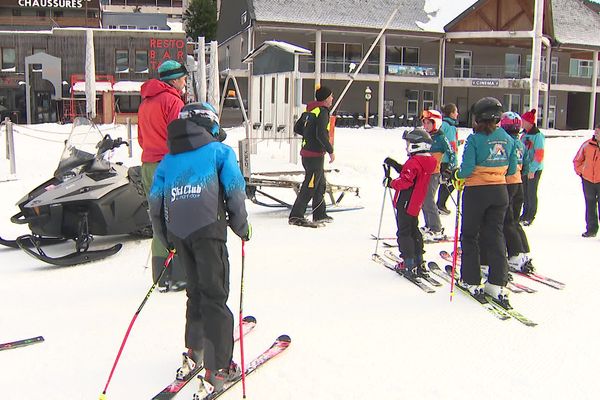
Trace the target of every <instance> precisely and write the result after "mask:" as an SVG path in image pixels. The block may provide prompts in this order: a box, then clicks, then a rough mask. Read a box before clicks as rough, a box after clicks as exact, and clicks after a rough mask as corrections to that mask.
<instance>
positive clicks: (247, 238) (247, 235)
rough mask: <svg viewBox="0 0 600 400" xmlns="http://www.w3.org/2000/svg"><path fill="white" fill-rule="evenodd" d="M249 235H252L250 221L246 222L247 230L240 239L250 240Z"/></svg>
mask: <svg viewBox="0 0 600 400" xmlns="http://www.w3.org/2000/svg"><path fill="white" fill-rule="evenodd" d="M251 237H252V225H250V223H249V222H248V232H246V234H245V235H244V236H242V240H243V241H244V242H247V241H249V240H250V238H251Z"/></svg>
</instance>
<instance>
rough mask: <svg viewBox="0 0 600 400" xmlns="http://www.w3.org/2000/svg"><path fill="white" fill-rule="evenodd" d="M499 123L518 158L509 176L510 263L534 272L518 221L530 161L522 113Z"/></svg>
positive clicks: (509, 114) (507, 233) (507, 226)
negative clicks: (526, 154) (521, 136)
mask: <svg viewBox="0 0 600 400" xmlns="http://www.w3.org/2000/svg"><path fill="white" fill-rule="evenodd" d="M500 126H501V127H502V129H504V130H505V131H506V132H507V133H508V134H509V135H510V136H511V137H512V138H513V140H514V144H515V153H516V157H517V171H516V172H515V173H514V174H512V175H507V176H506V188H507V190H508V209H507V210H506V216H505V217H504V238H505V239H506V248H507V250H508V265H509V266H510V267H511V268H513V269H516V270H519V271H523V272H532V271H533V266H532V264H531V258H530V257H529V242H528V240H527V235H526V234H525V230H524V229H523V227H522V226H521V224H519V216H520V215H521V208H522V207H523V183H522V180H521V174H527V171H528V162H527V160H524V159H523V154H524V149H525V148H524V145H523V142H521V141H520V140H519V132H521V126H522V121H521V117H520V116H519V114H517V113H515V112H512V111H509V112H505V113H504V114H502V117H501V118H500Z"/></svg>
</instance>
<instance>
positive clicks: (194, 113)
mask: <svg viewBox="0 0 600 400" xmlns="http://www.w3.org/2000/svg"><path fill="white" fill-rule="evenodd" d="M179 119H188V120H190V121H192V122H194V123H196V124H198V125H200V126H203V127H205V128H206V129H207V130H208V131H209V132H210V133H211V134H212V135H213V136H214V137H216V138H218V139H219V140H220V141H223V140H224V139H225V137H226V136H227V135H226V133H225V131H223V130H222V129H221V127H220V126H219V115H218V113H217V110H215V108H214V107H213V106H212V105H211V104H210V103H206V102H204V103H201V102H198V103H189V104H186V105H185V106H183V108H182V109H181V111H179Z"/></svg>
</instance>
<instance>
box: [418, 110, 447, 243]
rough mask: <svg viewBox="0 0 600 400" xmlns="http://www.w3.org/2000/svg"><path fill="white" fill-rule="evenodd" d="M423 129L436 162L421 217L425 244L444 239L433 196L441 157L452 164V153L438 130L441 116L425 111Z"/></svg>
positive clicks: (436, 187) (436, 112)
mask: <svg viewBox="0 0 600 400" xmlns="http://www.w3.org/2000/svg"><path fill="white" fill-rule="evenodd" d="M421 121H422V122H423V129H424V130H425V131H426V132H427V133H429V135H430V136H431V139H432V144H431V150H430V152H431V155H432V156H433V157H434V158H435V160H436V166H435V169H434V171H433V174H432V175H431V179H430V181H429V186H428V187H427V195H426V196H425V202H424V203H423V217H424V219H425V227H424V228H422V230H423V239H424V240H425V241H426V242H433V241H436V240H441V239H444V238H445V235H444V229H443V228H442V221H441V220H440V214H439V212H438V208H437V205H436V203H435V195H436V194H437V191H438V187H439V186H440V176H441V174H440V166H441V161H442V158H443V157H447V158H448V160H449V163H453V162H454V152H453V151H452V149H451V148H450V144H449V143H448V139H446V136H445V135H444V133H443V132H441V131H440V130H439V129H440V127H441V126H442V114H440V112H439V111H436V110H425V111H423V115H422V116H421Z"/></svg>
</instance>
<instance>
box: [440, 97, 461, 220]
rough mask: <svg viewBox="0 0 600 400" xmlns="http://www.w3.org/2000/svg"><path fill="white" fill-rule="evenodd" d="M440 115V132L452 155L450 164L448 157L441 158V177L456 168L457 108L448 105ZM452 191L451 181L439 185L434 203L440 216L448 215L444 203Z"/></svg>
mask: <svg viewBox="0 0 600 400" xmlns="http://www.w3.org/2000/svg"><path fill="white" fill-rule="evenodd" d="M442 115H443V116H444V118H443V119H442V126H441V127H440V131H441V132H442V133H443V134H444V136H446V139H448V143H449V144H450V148H451V149H452V152H453V153H454V161H453V162H451V161H452V160H450V157H449V156H448V155H447V154H446V153H444V155H443V156H442V160H441V164H440V173H442V176H443V173H444V171H452V170H454V169H456V167H457V160H458V145H459V141H458V131H457V130H456V127H457V126H458V119H457V118H458V108H457V107H456V104H454V103H448V104H446V105H445V106H444V107H442ZM453 190H454V186H452V180H445V182H442V183H441V184H440V189H439V190H438V197H437V201H436V205H437V208H438V211H439V212H440V214H444V215H449V214H450V210H448V208H446V202H447V201H448V197H450V195H451V194H452V191H453Z"/></svg>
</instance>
